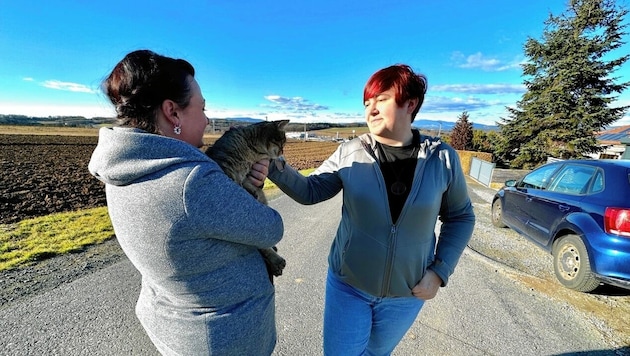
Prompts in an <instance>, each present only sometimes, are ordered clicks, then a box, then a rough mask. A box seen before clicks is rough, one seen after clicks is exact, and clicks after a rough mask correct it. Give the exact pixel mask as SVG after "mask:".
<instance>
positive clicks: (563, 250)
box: [553, 235, 600, 292]
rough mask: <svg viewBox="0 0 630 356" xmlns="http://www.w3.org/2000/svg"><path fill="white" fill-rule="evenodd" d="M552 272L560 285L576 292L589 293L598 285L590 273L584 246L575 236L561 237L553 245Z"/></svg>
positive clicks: (597, 281)
mask: <svg viewBox="0 0 630 356" xmlns="http://www.w3.org/2000/svg"><path fill="white" fill-rule="evenodd" d="M553 270H554V272H555V274H556V278H558V280H559V281H560V283H562V285H564V286H565V287H567V288H569V289H573V290H576V291H578V292H591V291H593V290H594V289H595V288H597V287H598V286H599V283H600V282H599V280H598V279H597V278H595V275H594V274H593V272H592V271H591V263H590V259H589V256H588V252H587V251H586V246H584V242H582V239H581V238H580V237H579V236H577V235H565V236H562V237H561V238H559V239H558V240H557V241H556V242H555V243H554V244H553Z"/></svg>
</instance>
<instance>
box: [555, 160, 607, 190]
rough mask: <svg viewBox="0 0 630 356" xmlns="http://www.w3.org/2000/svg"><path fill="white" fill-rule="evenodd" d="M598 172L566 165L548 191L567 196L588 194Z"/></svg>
mask: <svg viewBox="0 0 630 356" xmlns="http://www.w3.org/2000/svg"><path fill="white" fill-rule="evenodd" d="M596 171H597V169H596V168H595V167H589V166H584V165H571V164H569V165H566V166H565V167H563V168H562V169H561V170H560V172H558V175H557V176H556V177H555V178H554V180H553V182H552V183H551V184H550V185H549V188H548V190H550V191H552V192H558V193H565V194H586V192H587V191H588V186H589V183H590V182H591V179H592V178H593V176H594V175H595V172H596Z"/></svg>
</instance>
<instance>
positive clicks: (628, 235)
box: [492, 160, 630, 292]
mask: <svg viewBox="0 0 630 356" xmlns="http://www.w3.org/2000/svg"><path fill="white" fill-rule="evenodd" d="M492 223H493V224H494V225H495V226H498V227H506V226H507V227H510V228H511V229H513V230H514V231H516V232H518V233H519V234H521V235H523V236H524V237H525V238H527V239H528V240H529V241H531V242H533V243H535V244H536V245H538V246H539V247H541V248H543V249H545V250H546V251H548V252H550V253H551V254H552V255H553V267H554V272H555V275H556V277H557V278H558V280H559V281H560V283H562V284H563V285H564V286H566V287H568V288H570V289H574V290H577V291H581V292H590V291H592V290H594V289H595V288H597V287H598V286H599V285H600V283H605V284H610V285H615V286H618V287H622V288H625V289H630V160H566V161H558V162H553V163H548V164H545V165H543V166H541V167H539V168H537V169H535V170H533V171H531V172H530V173H528V174H526V175H525V176H524V177H522V178H521V179H519V180H508V181H506V182H505V186H504V187H502V188H501V189H499V191H498V192H497V193H496V195H495V196H494V198H493V201H492Z"/></svg>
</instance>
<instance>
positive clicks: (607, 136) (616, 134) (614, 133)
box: [597, 125, 630, 144]
mask: <svg viewBox="0 0 630 356" xmlns="http://www.w3.org/2000/svg"><path fill="white" fill-rule="evenodd" d="M623 138H626V139H627V138H630V125H625V126H617V127H613V128H611V129H609V130H605V131H600V132H598V133H597V140H598V141H600V142H602V143H607V144H620V143H621V142H620V140H621V139H623Z"/></svg>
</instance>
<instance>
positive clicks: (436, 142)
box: [359, 129, 442, 160]
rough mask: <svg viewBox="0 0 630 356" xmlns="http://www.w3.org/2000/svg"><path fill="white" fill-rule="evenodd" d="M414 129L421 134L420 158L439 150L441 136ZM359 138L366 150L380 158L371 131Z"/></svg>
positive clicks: (375, 157)
mask: <svg viewBox="0 0 630 356" xmlns="http://www.w3.org/2000/svg"><path fill="white" fill-rule="evenodd" d="M412 130H414V131H418V134H419V135H420V149H419V150H418V158H424V159H426V158H428V157H429V156H431V155H432V154H433V152H435V151H436V150H437V148H438V147H439V146H440V145H441V144H442V140H441V139H440V138H439V137H432V136H427V135H423V134H421V133H420V131H419V130H417V129H412ZM359 140H361V145H362V146H363V147H364V148H365V150H366V151H367V152H368V153H369V154H370V155H371V156H372V157H374V159H376V160H378V156H377V153H376V152H378V150H377V149H376V143H377V141H376V139H374V136H373V135H372V134H371V133H369V132H368V133H364V134H362V135H361V136H359Z"/></svg>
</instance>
